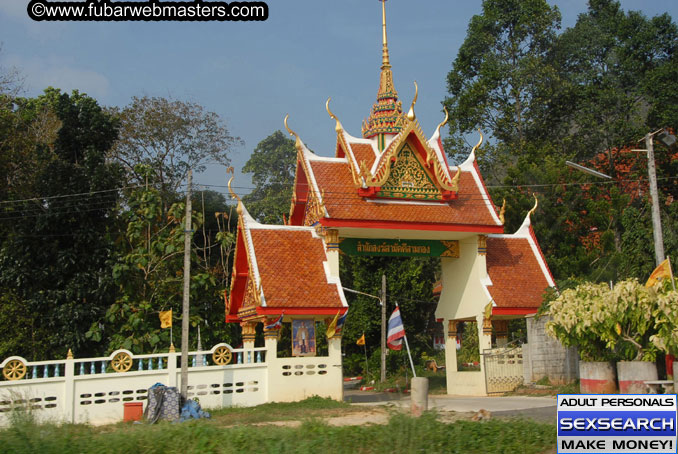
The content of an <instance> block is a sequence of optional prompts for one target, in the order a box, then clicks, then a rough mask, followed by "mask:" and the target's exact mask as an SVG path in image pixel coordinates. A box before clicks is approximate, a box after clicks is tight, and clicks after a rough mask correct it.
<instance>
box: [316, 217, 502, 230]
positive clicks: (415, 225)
mask: <svg viewBox="0 0 678 454" xmlns="http://www.w3.org/2000/svg"><path fill="white" fill-rule="evenodd" d="M320 224H322V225H323V226H325V227H357V228H365V229H389V230H427V231H441V232H469V233H504V226H502V225H473V224H433V223H430V224H429V223H423V222H398V221H362V220H359V219H332V218H322V219H321V220H320Z"/></svg>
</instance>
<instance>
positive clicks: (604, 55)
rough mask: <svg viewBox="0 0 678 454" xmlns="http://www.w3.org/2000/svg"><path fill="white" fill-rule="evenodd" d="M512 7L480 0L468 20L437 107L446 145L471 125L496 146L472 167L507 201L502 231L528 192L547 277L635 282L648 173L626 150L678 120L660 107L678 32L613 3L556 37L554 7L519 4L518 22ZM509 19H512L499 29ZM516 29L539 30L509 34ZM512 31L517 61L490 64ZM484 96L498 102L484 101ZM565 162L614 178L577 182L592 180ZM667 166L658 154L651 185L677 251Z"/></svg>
mask: <svg viewBox="0 0 678 454" xmlns="http://www.w3.org/2000/svg"><path fill="white" fill-rule="evenodd" d="M514 3H515V2H512V1H510V0H496V1H492V2H490V1H486V2H484V3H483V14H482V15H481V16H477V17H474V18H473V19H472V21H471V24H470V26H469V34H468V36H467V41H466V42H465V43H464V46H463V49H462V50H460V54H459V57H458V58H457V60H456V61H455V65H454V67H453V70H452V71H451V72H450V74H449V75H448V83H449V89H450V95H452V96H453V97H452V96H451V97H450V98H447V99H446V100H445V103H446V104H447V105H448V106H449V107H451V108H452V109H456V115H453V116H457V117H458V119H457V120H455V121H453V123H452V125H451V132H452V139H453V140H452V141H450V142H449V143H448V144H447V145H448V147H449V146H454V145H455V144H456V143H458V142H460V141H461V139H462V138H463V134H464V133H466V132H469V131H470V130H471V129H472V128H474V127H481V128H484V129H485V130H487V131H489V132H490V135H491V137H492V139H494V142H495V143H494V144H493V145H491V146H488V147H487V150H488V151H487V152H481V153H479V161H480V164H481V167H482V169H483V171H484V173H485V174H487V172H488V170H491V171H492V172H493V173H491V178H490V181H492V180H493V179H496V178H498V177H499V178H501V179H502V182H503V185H502V187H494V188H491V194H492V197H493V199H494V200H495V201H497V202H498V203H501V202H500V201H501V200H502V199H506V200H507V202H508V210H507V213H506V219H507V222H506V230H507V231H509V232H511V231H514V230H515V229H516V228H517V227H518V226H519V225H520V223H521V222H522V220H523V219H524V216H525V213H526V212H527V210H529V209H530V207H531V206H532V205H533V203H534V200H533V197H532V195H533V193H534V192H535V191H536V192H537V194H538V196H539V199H540V209H539V211H538V212H537V215H536V216H534V217H533V219H532V220H533V226H534V228H535V230H536V232H537V235H538V237H539V238H540V240H541V241H540V242H541V246H542V248H543V250H544V253H545V255H546V258H547V261H548V262H549V264H550V265H551V268H552V270H553V272H554V275H555V277H556V279H557V280H564V279H568V278H570V277H577V276H586V277H588V278H589V279H593V280H594V281H605V282H607V281H609V280H617V279H620V278H625V277H630V276H636V277H642V276H644V275H646V273H648V272H649V271H650V270H651V269H652V253H651V251H652V249H651V248H652V241H651V237H652V234H651V227H650V226H649V223H648V222H647V221H648V219H649V208H648V207H647V199H646V197H647V196H646V195H643V196H642V197H639V195H638V194H639V191H641V190H643V191H644V194H646V193H647V190H646V189H644V188H643V187H639V186H638V185H637V184H633V183H631V182H632V181H634V180H638V179H646V178H647V171H646V166H645V161H644V160H643V159H635V155H634V156H631V155H630V154H629V153H628V149H629V148H633V147H634V146H636V145H635V142H636V141H637V140H638V139H639V138H641V137H642V136H643V135H644V134H646V133H647V132H650V131H654V130H656V129H658V128H660V127H662V126H674V125H676V124H677V123H678V117H677V116H676V115H675V112H676V111H675V109H673V108H672V107H669V106H670V105H672V104H671V103H672V101H673V100H674V97H675V96H676V95H675V93H676V92H678V90H676V88H678V87H677V86H676V84H678V82H676V81H677V80H678V79H676V78H674V77H673V75H674V73H675V68H676V65H675V55H676V50H678V47H677V46H678V29H677V28H676V25H675V24H674V23H673V22H672V20H671V18H670V17H669V16H668V15H666V14H664V15H661V16H657V17H653V18H650V19H648V18H647V17H645V16H643V15H642V14H640V13H637V12H624V11H623V10H622V9H621V7H620V5H619V2H617V1H613V0H591V1H590V3H589V9H588V11H587V12H586V13H584V14H581V15H580V16H579V19H578V21H577V23H576V25H575V26H574V27H572V28H570V29H567V30H565V31H564V32H563V33H562V34H561V35H556V34H555V31H556V24H557V21H555V18H556V17H557V14H556V12H557V11H556V10H555V9H552V8H548V7H546V6H545V2H525V5H523V7H524V8H533V9H532V10H531V11H532V12H531V13H530V14H523V15H521V14H520V11H523V12H524V11H527V9H523V10H520V9H518V8H517V7H515V5H514ZM507 18H512V21H510V22H509V23H506V22H502V20H505V19H507ZM493 24H494V25H496V24H504V25H503V26H502V27H498V28H493V27H492V25H493ZM516 26H518V27H519V28H520V27H523V28H522V29H523V30H529V31H530V33H532V32H538V33H536V34H530V33H524V32H523V33H522V34H520V33H517V34H514V33H512V32H511V27H516ZM496 36H506V37H507V39H505V40H503V41H501V40H500V41H497V40H496ZM521 36H522V37H527V39H525V40H524V41H519V42H522V43H523V44H522V45H520V46H518V47H519V48H520V49H521V50H522V53H520V54H515V53H514V55H518V56H519V57H520V58H515V59H514V58H510V59H508V61H509V62H513V61H514V62H516V63H517V64H516V65H509V64H501V65H500V63H501V62H505V61H507V60H506V58H505V56H506V55H512V54H511V50H512V49H514V48H515V46H513V45H512V44H510V43H512V42H516V40H513V41H512V40H511V39H510V38H512V37H521ZM471 38H473V39H471ZM497 43H498V44H497ZM495 45H496V48H495V47H494V46H495ZM484 48H485V49H484ZM497 55H498V56H499V57H498V56H497ZM501 56H504V59H503V60H502V58H500V57H501ZM498 62H499V63H498ZM530 62H532V63H533V64H536V62H539V63H538V65H539V68H538V69H536V70H535V71H534V72H532V73H530V71H525V70H524V68H529V65H530ZM523 64H524V65H523ZM498 68H501V71H499V70H498ZM495 69H496V70H497V71H495V72H493V70H495ZM481 70H483V71H481ZM530 74H531V75H533V76H534V77H531V75H530ZM491 89H497V90H498V93H499V95H503V97H502V96H499V95H497V96H495V97H492V96H490V95H492V94H495V92H494V91H492V90H491ZM521 90H522V91H521ZM516 93H525V96H523V97H518V96H517V95H516ZM520 100H522V102H519V101H520ZM518 106H520V107H521V108H522V110H520V111H519V110H517V107H518ZM508 113H510V114H511V115H508ZM674 127H675V126H674ZM632 157H633V158H634V159H631V158H632ZM565 160H571V161H578V162H581V163H584V164H586V165H588V166H589V167H593V168H597V169H598V170H599V171H602V172H604V173H607V174H608V175H611V176H612V177H613V178H615V181H614V182H612V183H611V184H593V185H587V184H584V183H585V182H590V181H591V177H587V176H585V175H583V174H581V173H578V172H576V171H572V170H570V169H567V168H566V167H565V165H564V161H565ZM675 161H676V160H675V158H674V157H672V155H671V153H666V151H665V150H659V152H658V153H657V162H658V174H659V178H660V181H666V182H667V183H664V184H663V185H662V186H663V187H662V188H660V189H661V191H662V192H663V193H664V195H663V196H661V197H662V200H663V201H666V204H665V205H663V206H664V207H668V208H664V214H663V219H664V222H665V224H664V230H665V231H666V232H667V235H666V237H667V241H668V242H669V243H670V244H675V240H674V235H673V234H672V232H673V230H674V229H673V228H672V227H671V226H672V225H675V223H676V222H677V221H678V219H676V218H674V217H673V216H672V215H671V214H669V212H672V211H673V209H672V208H671V200H673V199H672V198H671V197H675V196H678V194H674V193H675V192H676V186H675V185H673V184H670V182H671V180H670V179H668V180H667V179H666V178H670V177H671V175H674V174H675V172H676V171H677V170H678V169H676V166H677V165H678V164H677V163H676V162H675ZM662 179H663V180H662ZM597 182H599V181H597ZM669 196H671V197H669ZM648 251H649V253H648Z"/></svg>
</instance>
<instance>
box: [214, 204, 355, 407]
mask: <svg viewBox="0 0 678 454" xmlns="http://www.w3.org/2000/svg"><path fill="white" fill-rule="evenodd" d="M238 213H239V215H240V219H239V222H238V236H237V240H236V250H235V259H234V266H233V276H232V279H231V288H230V295H229V297H228V298H227V299H226V321H227V322H231V323H239V324H240V326H241V328H242V337H243V344H244V347H245V348H246V349H248V348H254V347H255V345H254V343H255V333H256V325H257V324H258V323H262V324H263V325H264V339H265V346H266V349H267V361H266V362H267V363H268V369H267V389H268V395H267V399H266V401H267V402H291V401H297V400H303V399H305V398H307V397H311V396H314V395H317V396H321V397H330V398H332V399H336V400H342V399H343V380H342V370H341V366H342V364H341V335H340V334H337V335H335V336H333V337H331V338H330V339H328V355H327V356H316V355H315V351H316V349H315V342H316V337H318V336H325V335H326V331H325V330H324V329H323V330H322V332H320V330H319V332H313V331H314V327H315V325H316V322H324V323H326V324H329V323H331V321H332V320H334V318H335V317H336V316H337V314H340V315H341V314H344V313H345V312H346V311H347V310H348V305H347V303H346V298H345V296H344V292H343V289H342V288H341V284H340V282H339V279H338V278H337V277H334V276H333V275H332V274H331V272H330V267H329V264H328V258H327V253H326V244H325V242H324V240H323V238H322V237H321V236H319V235H318V234H317V233H316V230H315V229H314V228H313V227H297V226H276V225H264V224H260V223H258V222H256V221H255V220H254V219H253V218H252V217H251V216H250V214H249V213H248V212H247V209H246V208H245V206H244V205H243V203H242V201H240V200H239V201H238ZM280 317H282V322H287V323H292V325H293V329H294V328H295V327H298V329H297V330H296V332H297V333H298V337H299V343H298V344H295V346H297V345H303V347H301V348H297V349H295V348H293V352H295V351H296V354H297V356H295V357H290V358H279V357H278V355H277V352H278V339H279V332H280V330H279V329H274V328H267V327H268V326H270V325H273V324H274V323H275V321H276V320H278V319H280ZM292 341H293V343H294V342H295V340H294V333H293V340H292Z"/></svg>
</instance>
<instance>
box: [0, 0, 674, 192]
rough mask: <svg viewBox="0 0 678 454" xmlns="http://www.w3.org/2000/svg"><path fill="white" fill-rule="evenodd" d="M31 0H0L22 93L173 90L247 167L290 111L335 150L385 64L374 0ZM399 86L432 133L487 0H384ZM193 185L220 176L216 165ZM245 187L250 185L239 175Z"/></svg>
mask: <svg viewBox="0 0 678 454" xmlns="http://www.w3.org/2000/svg"><path fill="white" fill-rule="evenodd" d="M27 3H28V0H0V42H1V43H2V47H3V50H2V53H1V54H0V66H14V67H16V68H17V69H19V70H20V71H21V73H22V74H23V75H24V77H25V95H27V96H35V95H38V94H40V93H41V92H42V90H43V89H44V88H45V87H47V86H50V85H51V86H55V87H59V88H62V89H64V90H68V91H70V90H71V89H79V90H80V91H83V92H86V93H87V94H89V95H90V96H93V97H95V98H96V99H97V100H98V101H99V103H100V104H102V105H115V106H124V105H126V104H128V103H129V102H130V100H131V97H132V96H143V95H149V96H171V97H174V98H176V99H181V100H189V101H193V102H197V103H199V104H202V105H203V106H204V107H206V108H207V109H208V110H211V111H213V112H216V113H218V114H219V115H220V116H221V117H222V118H223V119H224V120H225V121H226V123H227V125H228V127H229V128H230V130H231V132H232V133H233V134H234V135H237V136H240V137H241V138H242V139H243V140H244V141H245V145H244V146H243V147H241V148H238V149H236V150H234V152H233V154H232V161H233V165H234V166H235V167H236V169H240V168H241V167H242V166H243V164H244V163H245V162H246V160H247V158H248V156H249V155H250V153H251V152H252V150H253V149H254V147H255V146H256V145H257V143H259V142H260V141H261V140H262V139H264V138H265V137H267V136H268V135H270V134H271V133H272V132H274V131H275V130H276V129H283V123H282V122H283V118H284V116H285V114H286V113H289V114H290V121H289V123H290V127H292V129H294V130H295V131H297V132H298V133H299V134H300V136H301V138H302V139H303V140H304V142H305V143H306V144H307V145H308V146H309V147H310V148H311V149H313V150H314V151H315V152H316V153H318V154H320V155H326V156H330V155H333V153H334V143H335V142H334V141H335V137H336V136H335V133H334V122H333V121H332V120H330V118H329V117H328V116H327V113H326V112H325V100H326V99H327V97H328V96H331V97H332V110H333V112H334V113H335V114H336V115H337V116H338V117H339V119H340V120H341V122H342V123H343V125H344V127H345V128H346V129H347V131H348V132H349V133H350V134H352V135H354V136H360V124H361V122H362V120H363V119H364V118H365V117H366V116H367V115H368V113H369V109H370V107H371V105H372V103H373V102H374V100H375V96H376V92H377V87H378V81H379V66H380V64H381V4H380V3H379V2H378V1H377V0H342V1H335V2H329V1H320V0H269V1H268V2H267V3H268V5H269V19H268V20H267V21H265V22H201V23H191V22H153V23H151V22H92V23H86V22H50V23H46V22H34V21H32V20H31V19H30V18H29V17H28V16H27V14H26V4H27ZM549 3H551V4H554V5H557V6H558V8H559V9H560V11H561V13H562V16H563V27H567V26H571V25H573V24H574V23H575V21H576V18H577V15H578V14H580V13H582V12H585V11H586V5H587V2H586V0H549ZM621 4H622V7H623V8H624V9H625V10H640V11H643V12H644V13H645V14H646V15H648V16H654V15H657V14H661V13H664V12H668V13H669V14H670V15H671V16H672V17H673V18H674V20H675V19H676V18H677V17H678V2H676V1H675V0H644V1H641V0H622V1H621ZM386 7H387V20H388V35H389V36H388V38H389V48H390V55H391V63H392V65H393V72H394V79H395V84H396V88H397V89H398V91H399V94H400V97H401V99H402V100H403V104H404V105H409V103H410V102H411V99H412V96H413V95H414V86H413V83H412V82H413V81H414V80H416V81H417V83H418V84H419V100H418V102H417V109H416V110H417V117H418V118H419V121H420V123H421V124H422V127H423V129H424V132H425V133H426V134H427V135H430V134H431V133H432V131H433V130H434V128H435V127H436V125H437V124H438V123H439V122H440V121H441V120H442V113H441V106H440V102H441V101H442V100H443V99H444V97H445V95H446V89H445V76H446V74H447V72H448V71H449V70H450V68H451V65H452V61H453V60H454V58H455V56H456V53H457V50H458V49H459V47H460V45H461V44H462V42H463V40H464V38H465V36H466V29H467V26H468V23H469V20H470V19H471V17H472V16H473V15H474V14H479V13H480V12H481V1H480V0H466V1H462V0H424V1H417V2H414V1H411V0H410V1H405V0H391V1H389V2H388V3H387V4H386ZM195 181H196V182H197V183H202V184H207V185H223V184H225V181H226V178H225V173H224V168H223V167H219V166H211V167H210V168H209V169H208V170H207V172H205V174H203V175H198V176H196V177H195ZM236 186H238V187H241V189H240V192H242V193H244V192H247V189H246V188H248V187H251V181H250V178H249V176H242V175H237V179H236Z"/></svg>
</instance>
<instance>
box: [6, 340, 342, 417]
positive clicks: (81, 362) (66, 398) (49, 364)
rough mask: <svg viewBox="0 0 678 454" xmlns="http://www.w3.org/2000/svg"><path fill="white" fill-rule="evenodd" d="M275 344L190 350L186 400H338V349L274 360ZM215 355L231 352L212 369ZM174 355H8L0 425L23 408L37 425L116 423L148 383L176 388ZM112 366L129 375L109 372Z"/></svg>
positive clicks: (221, 403) (208, 403) (207, 404)
mask: <svg viewBox="0 0 678 454" xmlns="http://www.w3.org/2000/svg"><path fill="white" fill-rule="evenodd" d="M333 340H334V339H332V340H331V341H333ZM339 341H340V339H339ZM276 347H277V346H276V345H275V340H273V342H271V341H269V340H268V339H267V347H261V348H253V347H252V348H241V349H234V348H232V347H231V346H229V345H227V344H218V345H215V346H214V347H213V348H212V349H211V350H205V351H194V352H190V353H189V376H188V384H189V386H188V397H189V398H196V397H197V398H198V399H199V401H200V405H201V406H202V407H203V408H207V409H210V408H212V409H214V408H223V407H231V406H242V407H247V406H254V405H259V404H263V403H266V402H273V401H277V402H280V401H295V400H301V399H303V398H305V397H310V396H312V395H319V396H323V397H331V398H334V399H341V398H342V397H343V395H342V392H343V386H342V372H341V352H340V350H339V351H337V349H336V345H335V342H330V347H331V348H330V354H329V356H325V357H305V358H277V357H276V353H275V352H276ZM332 347H334V348H332ZM271 351H272V352H273V353H272V354H269V352H271ZM215 353H216V354H217V355H219V354H220V353H221V354H223V353H226V356H229V353H230V356H231V360H230V362H229V363H228V364H226V365H217V364H214V360H215V359H216V358H215V357H214V356H213V355H215ZM180 358H181V354H180V353H178V352H177V353H157V354H152V355H134V354H132V353H131V352H129V351H127V350H117V351H115V352H113V353H112V354H111V355H110V356H107V357H99V358H76V359H73V358H69V359H64V360H53V361H26V360H25V359H24V358H21V357H17V356H13V357H10V358H7V359H5V360H4V361H3V362H2V363H0V368H2V370H3V372H6V374H3V377H2V379H3V380H4V381H0V426H6V425H7V424H8V423H9V416H10V414H11V412H12V410H14V409H22V410H25V409H30V410H31V411H32V412H33V414H34V415H35V417H36V419H37V420H38V421H54V422H72V423H91V424H107V423H114V422H118V421H121V420H122V418H123V411H124V403H126V402H144V401H145V400H146V399H147V392H148V388H150V387H151V386H153V385H154V384H155V383H162V384H164V385H167V386H178V385H179V384H180V379H181V371H180V366H179V365H180ZM121 361H122V366H121V365H120V364H121ZM114 365H115V366H116V368H117V369H121V368H122V369H124V368H126V367H127V368H128V370H126V371H124V372H116V370H114V368H113V366H114ZM24 370H25V376H24V377H23V378H21V379H19V380H7V379H6V377H5V376H6V375H10V376H11V375H12V374H11V373H10V372H11V371H13V372H14V374H15V376H17V375H16V374H18V375H21V372H22V371H24Z"/></svg>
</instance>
